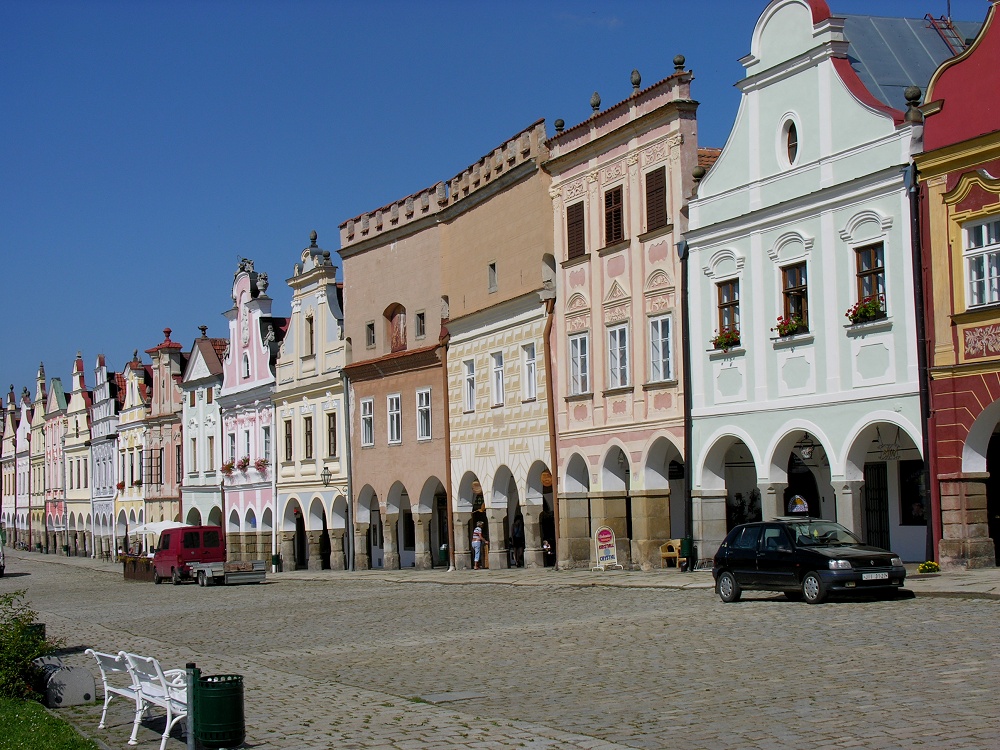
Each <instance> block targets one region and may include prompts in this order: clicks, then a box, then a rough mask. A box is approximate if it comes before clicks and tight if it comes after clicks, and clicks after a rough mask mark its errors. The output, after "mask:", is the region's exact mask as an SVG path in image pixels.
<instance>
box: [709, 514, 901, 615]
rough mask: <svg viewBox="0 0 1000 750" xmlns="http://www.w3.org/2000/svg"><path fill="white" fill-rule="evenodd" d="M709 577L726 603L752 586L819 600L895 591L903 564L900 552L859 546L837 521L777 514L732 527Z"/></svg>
mask: <svg viewBox="0 0 1000 750" xmlns="http://www.w3.org/2000/svg"><path fill="white" fill-rule="evenodd" d="M712 575H713V576H714V578H715V590H716V593H718V595H719V598H720V599H722V601H724V602H735V601H737V600H738V599H739V598H740V596H741V595H742V593H743V591H744V590H747V591H750V590H754V591H781V592H784V594H785V596H786V597H788V598H789V599H794V600H798V599H805V600H806V601H807V602H809V603H810V604H819V603H820V602H821V601H823V600H824V599H825V598H826V597H827V595H828V594H829V593H830V592H858V591H882V592H889V593H894V592H895V591H897V590H898V589H900V588H902V586H903V581H904V580H905V579H906V568H904V567H903V561H902V560H901V559H900V558H899V556H898V555H896V554H895V553H893V552H890V551H889V550H885V549H881V548H880V547H871V546H869V545H866V544H863V543H862V542H861V540H860V539H858V538H857V537H856V536H854V534H852V533H851V532H850V531H848V530H847V529H845V528H844V527H843V526H841V525H840V524H839V523H834V522H833V521H823V520H821V519H812V518H776V519H774V520H773V521H763V522H760V523H746V524H742V525H741V526H737V527H736V528H734V529H733V530H732V531H730V532H729V535H728V536H727V537H726V540H725V541H724V542H723V543H722V546H721V547H719V551H718V552H717V553H716V555H715V565H714V567H713V568H712Z"/></svg>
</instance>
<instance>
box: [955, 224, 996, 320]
mask: <svg viewBox="0 0 1000 750" xmlns="http://www.w3.org/2000/svg"><path fill="white" fill-rule="evenodd" d="M962 232H963V235H964V237H965V268H966V278H967V279H968V290H969V292H968V294H969V300H968V306H969V307H978V306H979V305H992V304H995V303H997V302H1000V219H991V220H989V221H980V222H976V223H973V224H966V225H965V226H964V227H963V228H962Z"/></svg>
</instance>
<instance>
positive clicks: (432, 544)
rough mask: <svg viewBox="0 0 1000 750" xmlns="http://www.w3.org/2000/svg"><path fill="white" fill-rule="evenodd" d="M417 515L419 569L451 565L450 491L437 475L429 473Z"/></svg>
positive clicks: (416, 562)
mask: <svg viewBox="0 0 1000 750" xmlns="http://www.w3.org/2000/svg"><path fill="white" fill-rule="evenodd" d="M415 516H416V519H417V528H416V532H415V541H416V550H415V555H414V556H415V565H416V567H417V569H420V570H422V569H425V568H428V567H442V566H444V567H448V565H449V562H450V561H449V555H448V495H447V493H446V492H445V489H444V484H443V483H442V482H441V480H440V479H438V478H437V477H428V478H427V481H425V482H424V486H423V487H422V488H421V489H420V497H419V499H418V501H417V507H416V511H415ZM422 529H423V530H422Z"/></svg>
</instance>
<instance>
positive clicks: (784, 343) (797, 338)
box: [771, 331, 816, 349]
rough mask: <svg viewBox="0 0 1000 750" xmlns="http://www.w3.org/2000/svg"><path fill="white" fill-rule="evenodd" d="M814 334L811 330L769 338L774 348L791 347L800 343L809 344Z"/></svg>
mask: <svg viewBox="0 0 1000 750" xmlns="http://www.w3.org/2000/svg"><path fill="white" fill-rule="evenodd" d="M815 339H816V336H815V335H814V334H813V333H812V332H811V331H804V332H803V333H792V334H789V335H788V336H775V337H774V338H772V339H771V346H773V347H774V348H775V349H791V348H794V347H796V346H799V345H800V344H811V343H812V342H813V341H814V340H815Z"/></svg>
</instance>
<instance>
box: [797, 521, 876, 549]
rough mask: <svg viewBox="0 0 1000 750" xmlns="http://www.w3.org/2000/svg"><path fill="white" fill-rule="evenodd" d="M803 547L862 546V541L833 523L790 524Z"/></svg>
mask: <svg viewBox="0 0 1000 750" xmlns="http://www.w3.org/2000/svg"><path fill="white" fill-rule="evenodd" d="M788 528H789V530H790V531H791V532H792V534H793V535H794V536H795V543H796V544H798V545H799V546H801V547H820V546H822V547H829V546H833V545H837V544H861V540H860V539H858V538H857V537H856V536H854V534H852V533H851V532H850V531H848V530H847V529H845V528H844V527H843V526H841V525H840V524H839V523H833V522H832V521H803V522H801V523H790V524H788Z"/></svg>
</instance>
